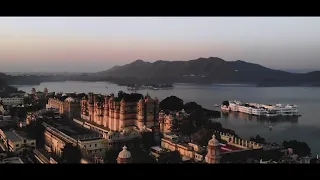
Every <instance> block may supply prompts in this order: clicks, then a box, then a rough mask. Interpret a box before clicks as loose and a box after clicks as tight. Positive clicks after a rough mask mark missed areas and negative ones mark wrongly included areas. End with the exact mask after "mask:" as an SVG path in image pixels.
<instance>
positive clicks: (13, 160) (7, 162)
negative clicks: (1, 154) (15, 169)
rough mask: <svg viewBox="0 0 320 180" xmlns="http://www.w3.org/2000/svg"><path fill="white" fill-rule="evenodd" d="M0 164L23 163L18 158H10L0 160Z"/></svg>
mask: <svg viewBox="0 0 320 180" xmlns="http://www.w3.org/2000/svg"><path fill="white" fill-rule="evenodd" d="M0 164H24V162H23V161H22V160H21V159H20V158H19V157H11V158H6V159H3V160H0Z"/></svg>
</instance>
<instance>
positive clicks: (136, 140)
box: [73, 119, 151, 149]
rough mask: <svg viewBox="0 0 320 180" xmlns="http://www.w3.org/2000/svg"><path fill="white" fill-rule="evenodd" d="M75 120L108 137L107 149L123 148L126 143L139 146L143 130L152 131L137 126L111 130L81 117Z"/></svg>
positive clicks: (129, 145)
mask: <svg viewBox="0 0 320 180" xmlns="http://www.w3.org/2000/svg"><path fill="white" fill-rule="evenodd" d="M73 121H74V122H75V123H77V124H79V125H80V126H83V127H84V128H86V129H90V130H94V131H95V132H98V133H99V134H101V136H102V137H103V138H104V139H106V143H107V149H121V147H123V146H124V145H125V144H126V145H127V146H128V147H130V148H131V147H132V148H134V147H139V145H140V139H141V135H142V133H143V131H151V130H150V129H147V128H145V129H143V128H142V129H141V130H139V129H138V128H136V127H127V128H124V129H123V130H122V131H110V130H108V129H106V128H105V127H103V126H98V125H94V124H92V123H90V122H87V121H83V120H82V121H81V120H80V119H79V120H78V119H73Z"/></svg>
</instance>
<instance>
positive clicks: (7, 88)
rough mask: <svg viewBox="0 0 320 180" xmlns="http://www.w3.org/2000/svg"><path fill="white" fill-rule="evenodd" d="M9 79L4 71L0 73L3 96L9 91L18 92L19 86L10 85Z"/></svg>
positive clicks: (0, 93) (0, 92)
mask: <svg viewBox="0 0 320 180" xmlns="http://www.w3.org/2000/svg"><path fill="white" fill-rule="evenodd" d="M7 80H8V76H7V75H6V74H4V73H0V96H3V95H5V94H7V93H16V92H18V90H17V88H15V87H12V86H9V85H8V83H7Z"/></svg>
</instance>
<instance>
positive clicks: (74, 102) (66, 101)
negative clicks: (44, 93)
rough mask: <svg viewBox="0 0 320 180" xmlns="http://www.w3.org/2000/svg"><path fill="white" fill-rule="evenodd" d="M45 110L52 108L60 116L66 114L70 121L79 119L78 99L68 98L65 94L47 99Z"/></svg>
mask: <svg viewBox="0 0 320 180" xmlns="http://www.w3.org/2000/svg"><path fill="white" fill-rule="evenodd" d="M46 108H47V109H51V108H54V109H56V110H58V111H59V113H60V114H66V115H67V116H68V117H70V118H71V119H72V118H74V117H80V109H81V108H80V99H79V98H76V97H69V96H68V95H67V94H63V95H62V96H56V97H52V98H49V99H48V103H47V105H46Z"/></svg>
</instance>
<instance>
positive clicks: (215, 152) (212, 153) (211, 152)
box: [206, 135, 220, 164]
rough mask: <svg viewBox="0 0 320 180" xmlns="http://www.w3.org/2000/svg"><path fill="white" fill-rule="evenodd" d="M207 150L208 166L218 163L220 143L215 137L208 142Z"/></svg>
mask: <svg viewBox="0 0 320 180" xmlns="http://www.w3.org/2000/svg"><path fill="white" fill-rule="evenodd" d="M207 149H208V153H207V155H206V162H207V163H209V164H217V163H220V143H219V141H218V140H217V139H216V136H215V135H212V139H211V140H209V142H208V147H207Z"/></svg>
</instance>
